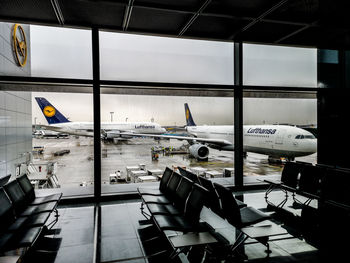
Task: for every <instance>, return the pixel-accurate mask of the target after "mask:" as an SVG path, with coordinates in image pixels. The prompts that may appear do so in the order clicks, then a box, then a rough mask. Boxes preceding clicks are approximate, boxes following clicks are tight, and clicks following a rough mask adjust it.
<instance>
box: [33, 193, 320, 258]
mask: <svg viewBox="0 0 350 263" xmlns="http://www.w3.org/2000/svg"><path fill="white" fill-rule="evenodd" d="M278 198H280V196H279V195H278V194H274V195H273V199H275V200H276V201H278ZM244 201H245V202H246V203H247V204H248V205H251V206H254V207H255V208H258V209H261V210H263V211H264V212H270V213H271V211H269V210H267V209H266V203H265V199H264V193H263V192H255V193H249V194H244ZM288 205H289V204H287V206H288ZM139 208H140V202H139V200H132V201H129V202H126V203H120V202H114V203H106V204H103V205H102V207H101V251H100V252H101V255H100V256H101V262H108V263H111V262H123V263H127V262H128V263H134V262H135V263H136V262H142V263H145V262H154V260H153V261H152V258H151V259H150V258H148V255H149V253H148V252H149V251H150V250H153V252H154V251H157V250H159V251H160V250H161V247H162V246H164V241H163V240H158V241H157V240H155V241H154V242H153V243H152V246H153V247H151V248H150V247H149V245H148V244H147V243H146V242H145V241H144V239H143V238H142V233H143V232H142V231H144V232H145V231H151V232H152V231H153V232H152V233H151V234H154V235H156V234H157V233H154V232H156V230H155V229H152V228H149V229H147V225H142V224H141V225H140V220H144V217H143V216H142V215H141V213H140V209H139ZM59 212H60V218H59V222H58V223H57V224H56V226H55V227H54V229H55V232H54V233H53V234H52V235H49V236H48V238H47V239H45V240H44V242H42V243H44V244H42V246H44V247H45V246H50V244H49V243H56V244H55V245H56V246H57V247H59V249H58V251H57V253H51V254H50V255H49V256H48V255H46V254H43V252H42V251H40V249H38V252H37V254H34V255H35V257H34V258H35V262H46V263H50V262H54V263H61V262H65V263H67V262H74V263H80V262H82V263H86V262H92V260H93V249H94V245H93V242H94V234H93V233H94V228H93V226H94V207H93V206H85V207H68V208H61V209H59ZM296 214H297V212H296ZM287 229H291V230H292V232H293V230H294V231H295V229H293V228H288V227H287ZM295 232H297V231H295ZM247 243H248V244H247V245H246V246H245V254H246V255H247V257H248V262H260V261H261V260H266V259H265V257H266V252H265V250H266V248H265V247H264V246H263V245H261V244H259V243H256V242H254V240H248V241H247ZM149 244H151V243H149ZM270 245H271V251H272V253H271V254H270V258H269V260H268V262H300V263H301V262H303V263H306V262H309V263H313V262H318V250H317V249H316V248H315V247H313V246H311V245H309V244H308V243H306V242H305V241H304V240H303V239H301V238H297V237H293V236H291V235H287V236H284V237H283V238H282V239H280V238H274V240H273V241H270ZM51 246H54V245H52V244H51ZM147 246H148V247H147ZM158 246H159V247H158ZM39 248H40V246H39ZM146 252H147V253H146ZM43 255H44V257H43ZM38 259H41V261H40V260H38ZM29 262H32V261H29ZM163 262H164V261H163ZM165 262H166V261H165Z"/></svg>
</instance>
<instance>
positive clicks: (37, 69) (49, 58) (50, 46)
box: [30, 25, 92, 79]
mask: <svg viewBox="0 0 350 263" xmlns="http://www.w3.org/2000/svg"><path fill="white" fill-rule="evenodd" d="M30 49H31V76H32V77H46V78H47V77H50V78H70V79H92V44H91V30H83V29H72V28H62V27H48V26H36V25H31V26H30Z"/></svg>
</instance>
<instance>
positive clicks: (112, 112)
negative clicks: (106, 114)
mask: <svg viewBox="0 0 350 263" xmlns="http://www.w3.org/2000/svg"><path fill="white" fill-rule="evenodd" d="M110 114H111V122H113V114H114V111H111V112H110Z"/></svg>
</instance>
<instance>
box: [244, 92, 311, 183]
mask: <svg viewBox="0 0 350 263" xmlns="http://www.w3.org/2000/svg"><path fill="white" fill-rule="evenodd" d="M256 95H257V94H256ZM263 95H264V93H263V92H260V93H259V95H258V96H259V98H256V97H244V98H243V119H244V126H243V145H244V152H245V153H246V156H245V158H244V176H246V177H248V176H249V177H252V176H268V175H276V176H278V175H280V174H281V171H282V169H283V164H284V163H285V162H286V161H288V160H296V161H303V162H309V163H316V162H317V148H316V144H317V138H316V137H317V134H316V129H317V100H316V97H315V95H309V97H308V98H305V97H301V96H300V95H298V94H297V95H289V96H288V98H278V96H276V97H275V98H263ZM265 97H266V94H265ZM257 109H259V110H257Z"/></svg>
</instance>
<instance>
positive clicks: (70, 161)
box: [28, 92, 94, 196]
mask: <svg viewBox="0 0 350 263" xmlns="http://www.w3.org/2000/svg"><path fill="white" fill-rule="evenodd" d="M30 101H31V116H30V118H31V122H30V123H33V131H32V137H33V138H32V146H33V148H32V149H31V151H32V155H33V160H32V161H31V162H30V169H28V171H29V174H28V177H29V178H30V179H31V180H32V181H35V182H36V183H37V185H36V186H37V188H56V187H60V189H61V190H62V191H63V194H64V196H73V195H88V194H89V195H90V194H93V182H94V172H93V171H94V155H93V154H94V137H93V130H94V127H93V114H92V112H93V110H92V109H93V104H92V95H91V94H90V93H58V92H57V93H56V92H32V94H31V97H30ZM36 177H39V179H40V178H46V177H48V178H49V180H44V179H43V180H37V181H36Z"/></svg>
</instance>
